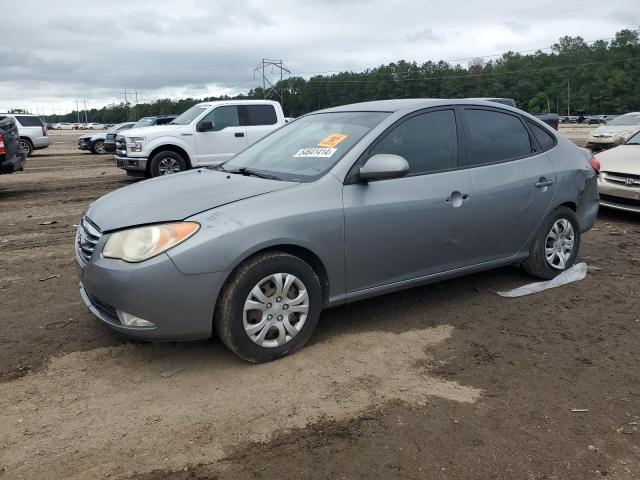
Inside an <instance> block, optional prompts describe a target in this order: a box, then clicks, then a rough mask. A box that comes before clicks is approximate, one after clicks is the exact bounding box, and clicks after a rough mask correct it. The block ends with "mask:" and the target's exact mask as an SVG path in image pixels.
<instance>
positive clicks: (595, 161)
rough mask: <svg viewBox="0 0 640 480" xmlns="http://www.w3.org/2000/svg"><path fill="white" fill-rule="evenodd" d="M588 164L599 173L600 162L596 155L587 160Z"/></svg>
mask: <svg viewBox="0 0 640 480" xmlns="http://www.w3.org/2000/svg"><path fill="white" fill-rule="evenodd" d="M589 164H590V165H591V168H593V169H594V170H595V171H596V172H598V173H600V162H599V161H598V159H597V158H596V157H591V160H589Z"/></svg>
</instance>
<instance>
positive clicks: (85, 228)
mask: <svg viewBox="0 0 640 480" xmlns="http://www.w3.org/2000/svg"><path fill="white" fill-rule="evenodd" d="M101 235H102V233H101V232H100V229H99V228H98V227H97V226H96V225H95V224H94V223H93V222H91V220H89V219H88V218H86V217H84V218H83V219H82V220H81V221H80V225H78V230H77V231H76V241H75V252H76V260H78V263H79V264H80V266H81V267H84V266H85V265H86V264H87V263H89V261H90V260H91V255H93V251H94V249H95V248H96V244H97V243H98V240H100V236H101Z"/></svg>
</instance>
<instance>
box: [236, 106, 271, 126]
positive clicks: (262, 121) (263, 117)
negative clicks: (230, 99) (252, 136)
mask: <svg viewBox="0 0 640 480" xmlns="http://www.w3.org/2000/svg"><path fill="white" fill-rule="evenodd" d="M240 117H241V119H242V124H243V125H245V126H247V127H250V126H255V125H275V124H276V123H278V117H277V116H276V110H275V108H273V105H242V106H240Z"/></svg>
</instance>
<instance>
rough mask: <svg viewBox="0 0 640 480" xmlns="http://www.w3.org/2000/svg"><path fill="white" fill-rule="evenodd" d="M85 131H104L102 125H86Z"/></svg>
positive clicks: (84, 126)
mask: <svg viewBox="0 0 640 480" xmlns="http://www.w3.org/2000/svg"><path fill="white" fill-rule="evenodd" d="M82 128H83V129H84V130H104V124H102V123H85V124H84V125H83V127H82Z"/></svg>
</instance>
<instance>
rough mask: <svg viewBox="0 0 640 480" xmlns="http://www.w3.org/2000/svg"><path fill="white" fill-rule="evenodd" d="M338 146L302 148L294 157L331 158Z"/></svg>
mask: <svg viewBox="0 0 640 480" xmlns="http://www.w3.org/2000/svg"><path fill="white" fill-rule="evenodd" d="M337 150H338V149H337V148H301V149H300V150H298V152H297V153H296V154H295V155H294V156H293V158H331V156H332V155H333V154H334V153H336V151H337Z"/></svg>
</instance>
